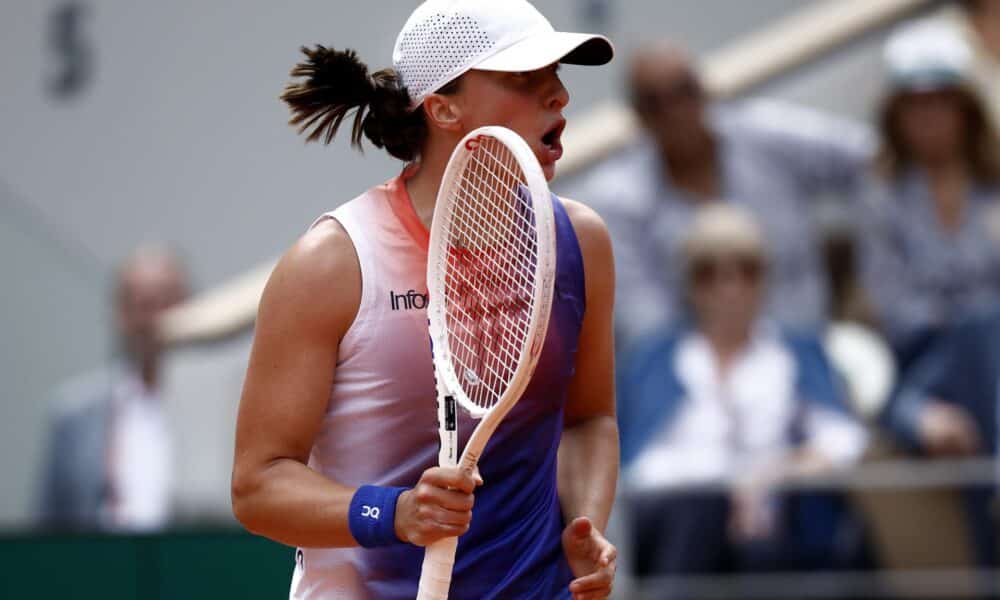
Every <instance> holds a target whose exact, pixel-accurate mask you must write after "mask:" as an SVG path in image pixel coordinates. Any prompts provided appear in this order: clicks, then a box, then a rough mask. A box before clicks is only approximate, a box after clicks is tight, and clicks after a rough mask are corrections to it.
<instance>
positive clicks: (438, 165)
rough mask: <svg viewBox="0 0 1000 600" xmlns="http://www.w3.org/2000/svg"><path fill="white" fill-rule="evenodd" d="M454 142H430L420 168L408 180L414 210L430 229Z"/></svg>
mask: <svg viewBox="0 0 1000 600" xmlns="http://www.w3.org/2000/svg"><path fill="white" fill-rule="evenodd" d="M453 147H454V144H450V145H448V144H437V145H435V144H428V147H427V148H426V149H425V152H424V154H423V155H422V156H421V157H420V168H419V169H418V170H417V172H416V173H415V174H414V175H413V177H410V178H409V179H407V180H406V192H407V194H409V196H410V202H411V203H412V204H413V210H414V212H416V213H417V216H418V217H419V218H420V221H421V222H423V224H424V225H425V226H427V228H428V229H430V226H431V219H433V218H434V203H435V202H436V201H437V194H438V188H440V187H441V178H442V177H443V176H444V169H445V167H446V166H447V165H448V159H449V158H450V157H451V152H452V148H453Z"/></svg>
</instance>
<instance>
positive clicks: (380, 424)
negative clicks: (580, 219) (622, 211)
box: [290, 172, 584, 600]
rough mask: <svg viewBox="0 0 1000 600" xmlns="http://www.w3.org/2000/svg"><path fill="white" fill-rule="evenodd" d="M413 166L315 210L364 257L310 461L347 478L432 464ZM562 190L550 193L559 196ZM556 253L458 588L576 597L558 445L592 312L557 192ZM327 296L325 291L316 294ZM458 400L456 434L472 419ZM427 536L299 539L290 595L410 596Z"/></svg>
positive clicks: (495, 442) (433, 431)
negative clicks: (333, 543) (551, 287)
mask: <svg viewBox="0 0 1000 600" xmlns="http://www.w3.org/2000/svg"><path fill="white" fill-rule="evenodd" d="M406 176H407V173H405V172H404V174H403V175H401V176H400V177H397V178H395V179H393V180H391V181H389V182H388V183H386V184H384V185H381V186H378V187H375V188H373V189H371V190H369V191H368V192H366V193H364V194H363V195H361V196H359V197H358V198H355V199H354V200H352V201H350V202H348V203H346V204H344V205H343V206H341V207H340V208H338V209H337V210H335V211H333V212H331V213H327V214H326V215H324V216H323V217H321V218H320V220H322V219H323V218H334V219H336V220H337V221H338V222H339V223H340V224H341V225H342V226H343V228H344V229H345V230H346V231H347V233H348V235H349V236H350V238H351V240H352V242H353V243H354V247H355V250H356V251H357V255H358V259H359V261H360V265H361V277H362V292H361V304H360V307H359V309H358V314H357V317H356V318H355V321H354V323H353V324H352V325H351V327H350V329H348V331H347V333H346V335H345V336H344V338H343V340H342V342H341V344H340V349H339V355H338V357H337V371H336V376H335V380H334V383H333V389H332V390H331V392H330V403H329V406H328V408H327V411H326V415H325V417H324V422H323V426H322V428H321V430H320V434H319V435H318V436H317V438H316V441H315V444H314V446H313V449H312V453H311V456H310V459H309V465H310V466H311V467H312V468H313V469H315V470H317V471H319V472H321V473H323V474H325V475H327V476H328V477H330V478H332V479H335V480H337V481H339V482H342V483H344V484H346V485H351V486H358V485H362V484H366V483H367V484H375V485H392V486H413V485H415V484H416V483H417V481H418V480H419V478H420V474H421V473H422V472H423V471H424V470H425V469H427V468H429V467H432V466H435V465H436V464H437V453H438V430H437V399H436V393H435V387H434V367H433V364H432V362H431V351H430V341H429V337H428V334H427V283H426V265H427V245H428V241H429V234H428V231H427V228H426V227H424V225H423V223H422V222H421V221H420V220H419V218H418V217H417V215H416V213H415V212H414V210H413V207H412V204H411V203H410V199H409V196H408V194H407V192H406V186H405V185H404V178H405V177H406ZM553 198H554V199H555V197H554V196H553ZM554 204H555V217H556V219H555V222H556V244H557V255H558V258H557V267H556V283H555V292H556V293H555V295H554V299H553V304H552V316H551V319H550V321H549V330H548V334H547V336H546V339H545V346H544V348H543V350H542V354H541V357H540V358H539V361H538V365H537V367H536V370H535V374H534V377H533V378H532V380H531V383H530V384H529V386H528V388H527V390H526V391H525V393H524V396H523V397H522V398H521V400H520V401H519V402H518V403H517V405H515V407H514V408H513V410H512V411H511V412H510V413H509V414H508V415H507V417H506V418H505V419H504V421H503V422H502V423H501V424H500V427H499V428H498V429H497V431H496V433H495V434H494V435H493V437H492V439H490V441H489V444H488V445H487V447H486V449H485V451H484V452H483V458H482V461H481V462H480V464H479V469H480V473H481V474H482V476H483V479H484V481H485V484H484V485H483V486H482V487H480V488H479V489H478V490H477V491H476V506H475V508H474V509H473V519H472V526H471V528H470V530H469V531H468V533H466V534H465V535H464V536H462V537H461V538H460V539H459V543H458V552H457V555H456V559H455V568H454V574H453V577H452V581H451V598H454V599H464V598H468V599H476V600H482V599H487V598H504V599H510V598H539V599H545V600H549V599H552V598H568V597H569V594H568V591H567V586H568V585H569V582H570V581H571V579H572V575H571V573H570V570H569V566H568V565H567V563H566V559H565V556H564V554H563V550H562V544H561V541H560V536H561V534H562V529H563V522H562V514H561V509H560V506H559V499H558V497H557V492H556V453H557V450H558V448H559V440H560V436H561V434H562V425H563V407H564V405H565V402H566V390H567V387H568V384H569V381H570V378H571V377H572V375H573V365H574V358H575V355H576V349H577V339H578V334H579V332H580V326H581V323H582V320H583V312H584V278H583V259H582V256H581V253H580V247H579V245H578V243H577V239H576V234H575V232H574V231H573V227H572V225H571V223H570V221H569V218H568V217H567V215H566V212H565V210H564V208H563V206H562V203H561V201H559V200H558V199H555V201H554ZM317 301H318V302H321V301H322V299H321V298H318V299H317ZM459 412H461V413H462V414H461V416H460V419H459V437H460V445H459V447H460V448H464V446H465V443H466V441H467V440H468V437H469V435H470V434H471V433H472V430H473V429H474V428H475V425H476V421H474V420H473V419H471V418H469V417H468V415H466V414H464V411H461V410H460V411H459ZM423 556H424V549H423V548H420V547H417V546H412V545H409V544H400V545H396V546H391V547H385V548H375V549H365V548H332V549H311V548H310V549H299V550H298V551H297V552H296V565H295V571H294V574H293V577H292V586H291V592H290V598H293V599H302V600H305V599H309V600H313V599H317V598H323V599H329V598H351V599H354V598H358V599H365V600H367V599H373V600H374V599H377V600H383V599H396V598H399V599H404V598H405V599H407V600H412V599H413V598H414V597H416V594H417V582H418V580H419V578H420V567H421V563H422V561H423Z"/></svg>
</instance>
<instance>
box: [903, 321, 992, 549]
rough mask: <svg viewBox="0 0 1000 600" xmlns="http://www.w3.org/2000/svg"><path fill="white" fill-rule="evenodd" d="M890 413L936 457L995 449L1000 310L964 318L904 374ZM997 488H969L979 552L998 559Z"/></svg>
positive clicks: (914, 443)
mask: <svg viewBox="0 0 1000 600" xmlns="http://www.w3.org/2000/svg"><path fill="white" fill-rule="evenodd" d="M900 390H901V391H900V392H899V394H898V395H897V397H896V400H895V402H893V403H892V404H891V405H890V407H889V411H888V414H887V415H886V417H887V421H888V423H889V425H890V427H891V428H892V430H893V431H895V432H896V433H897V434H898V436H899V437H900V439H901V440H903V441H904V442H906V443H907V444H908V445H909V446H910V447H912V448H914V449H916V450H918V451H920V452H922V453H925V454H927V455H929V456H932V457H952V458H956V457H969V456H975V455H979V456H984V457H989V456H991V455H995V454H996V453H997V450H998V444H997V416H998V415H997V410H998V407H1000V404H998V403H1000V311H997V310H996V309H994V310H992V311H989V312H986V313H983V314H980V315H977V316H974V317H971V318H968V319H965V320H963V322H962V323H960V324H959V325H957V326H956V327H954V328H953V329H952V330H951V331H950V332H949V333H948V335H947V336H946V337H945V338H944V339H942V341H941V342H940V343H939V344H938V345H936V346H935V347H934V348H933V349H931V350H930V351H928V352H927V353H926V354H925V355H924V356H923V357H922V358H921V359H920V361H919V362H917V364H916V365H915V366H914V367H913V369H911V371H910V372H909V373H908V374H907V375H906V376H905V377H904V379H903V381H902V384H901V386H900ZM992 493H993V490H991V489H988V487H986V486H984V487H982V488H979V489H968V490H965V500H966V506H967V508H968V514H969V518H970V520H971V523H970V525H971V526H970V528H969V530H970V531H972V532H973V535H974V536H975V537H976V542H977V550H978V555H979V558H980V560H981V561H982V562H984V563H986V564H994V565H995V564H997V556H996V541H997V539H996V536H995V535H994V532H995V525H994V524H993V523H992V522H991V518H990V516H989V514H990V511H989V503H990V498H991V496H992Z"/></svg>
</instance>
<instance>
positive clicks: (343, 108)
mask: <svg viewBox="0 0 1000 600" xmlns="http://www.w3.org/2000/svg"><path fill="white" fill-rule="evenodd" d="M302 53H303V54H305V55H306V60H305V61H303V62H300V63H299V64H297V65H295V67H294V68H293V69H292V72H291V75H292V77H304V78H305V80H304V81H299V82H293V83H289V84H288V85H287V86H286V87H285V91H284V92H283V93H282V94H281V99H282V100H284V101H285V102H286V103H288V106H289V107H290V108H291V110H292V118H291V120H290V121H289V124H290V125H293V126H297V127H298V130H299V133H305V132H306V131H307V130H310V129H311V131H310V132H309V136H308V137H307V138H306V141H309V142H313V141H319V140H321V139H322V141H323V143H324V144H329V143H330V142H331V141H332V140H333V137H334V136H335V135H336V134H337V130H338V129H339V128H340V124H341V123H342V122H343V121H344V118H345V117H347V113H348V112H350V111H351V110H354V109H357V111H356V112H355V114H354V124H353V126H352V127H351V144H352V145H353V146H355V147H356V148H358V149H360V148H361V135H362V134H364V136H365V137H367V138H368V139H369V140H370V141H371V143H372V144H374V145H375V146H376V147H377V148H385V149H386V150H387V151H388V152H389V154H391V155H393V156H395V157H396V158H398V159H400V160H405V161H411V160H414V159H415V158H416V157H417V155H418V154H419V153H420V149H421V148H422V147H423V145H424V141H425V140H426V139H427V123H426V121H425V120H424V116H423V112H422V111H420V110H415V111H411V110H410V95H409V93H407V91H406V88H405V87H403V83H402V81H401V79H400V77H399V74H398V73H397V72H396V71H395V69H383V70H381V71H378V72H377V73H375V74H373V75H369V74H368V67H367V66H365V64H364V63H362V62H361V61H360V60H358V56H357V54H356V53H355V52H354V51H353V50H343V51H341V50H334V49H332V48H325V47H323V46H320V45H317V46H316V47H315V48H313V49H309V48H306V47H303V48H302Z"/></svg>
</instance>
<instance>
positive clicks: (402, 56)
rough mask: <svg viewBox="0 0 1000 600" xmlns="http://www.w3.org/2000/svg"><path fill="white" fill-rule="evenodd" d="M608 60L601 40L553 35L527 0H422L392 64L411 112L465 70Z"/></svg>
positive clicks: (607, 44) (583, 35)
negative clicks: (400, 79)
mask: <svg viewBox="0 0 1000 600" xmlns="http://www.w3.org/2000/svg"><path fill="white" fill-rule="evenodd" d="M612 56H614V47H613V46H612V45H611V42H610V41H609V40H608V39H607V38H606V37H604V36H602V35H595V34H589V33H565V32H561V31H556V30H555V29H554V28H553V27H552V24H551V23H549V21H548V19H546V18H545V16H543V15H542V13H540V12H538V10H537V9H536V8H535V7H534V6H532V5H531V4H530V3H529V2H527V0H427V1H426V2H424V3H423V4H421V5H420V6H419V7H417V9H416V10H415V11H413V14H412V15H410V18H409V20H407V21H406V24H405V25H403V29H402V30H401V31H400V32H399V37H397V38H396V47H395V49H394V50H393V52H392V63H393V66H394V67H395V69H396V71H397V72H398V73H399V74H400V76H401V77H402V80H403V85H404V86H406V88H407V90H408V91H409V94H410V98H411V99H412V102H413V104H412V108H416V107H417V106H420V104H421V103H422V102H423V101H424V98H426V97H427V96H428V95H429V94H433V93H434V92H436V91H437V90H439V89H441V88H442V87H443V86H444V85H445V84H447V83H449V82H450V81H452V80H454V79H455V78H457V77H458V76H460V75H462V74H463V73H465V72H466V71H469V70H471V69H480V70H483V71H534V70H536V69H541V68H543V67H546V66H548V65H550V64H552V63H555V62H564V63H569V64H576V65H603V64H605V63H607V62H608V61H610V60H611V58H612Z"/></svg>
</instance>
